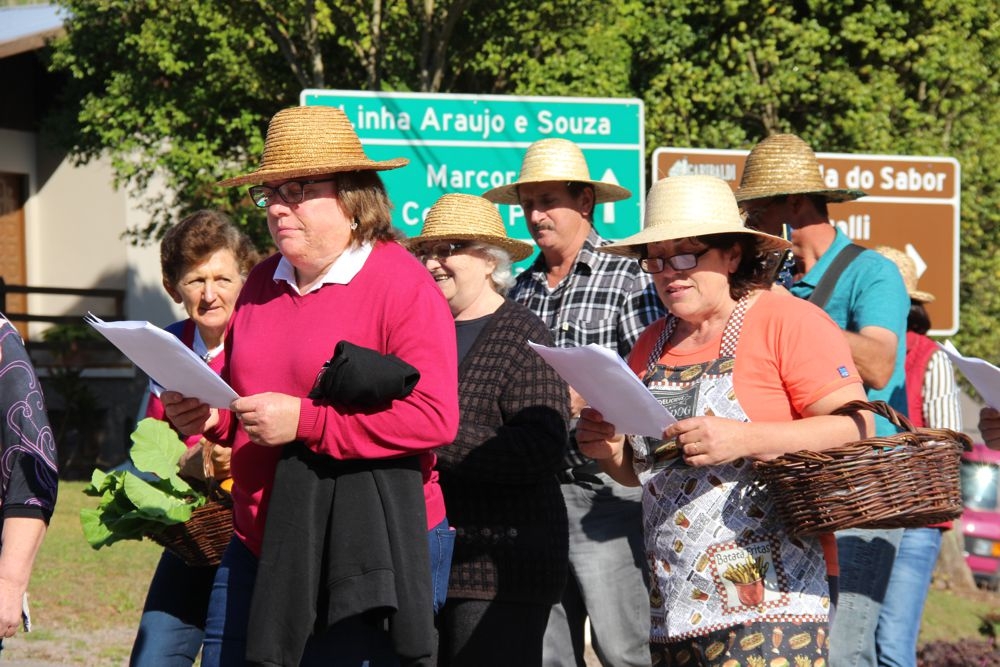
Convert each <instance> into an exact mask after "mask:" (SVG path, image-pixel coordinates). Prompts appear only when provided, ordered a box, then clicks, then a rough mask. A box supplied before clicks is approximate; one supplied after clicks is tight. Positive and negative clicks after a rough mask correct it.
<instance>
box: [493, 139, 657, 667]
mask: <svg viewBox="0 0 1000 667" xmlns="http://www.w3.org/2000/svg"><path fill="white" fill-rule="evenodd" d="M483 196H484V197H485V198H486V199H489V200H491V201H494V202H496V203H501V204H520V205H521V208H522V209H523V211H524V218H525V221H526V222H527V224H528V230H529V232H530V233H531V237H532V238H533V239H534V240H535V243H536V244H537V245H538V248H539V250H540V251H541V252H540V253H539V255H538V257H537V258H536V259H535V261H534V263H533V264H532V265H531V267H530V268H529V269H528V270H527V271H525V272H523V273H522V274H521V275H519V276H518V277H517V283H516V284H515V286H514V287H513V289H511V291H510V293H509V296H510V298H512V299H513V300H515V301H517V302H519V303H521V304H524V305H525V306H527V307H528V308H530V309H531V310H532V311H534V312H535V314H537V315H538V316H539V317H540V318H541V319H542V321H544V322H545V323H546V324H547V325H548V326H549V328H550V329H551V330H552V334H553V337H554V338H555V344H556V345H557V346H559V347H576V346H580V345H587V344H588V343H596V344H598V345H603V346H604V347H607V348H609V349H611V350H614V351H615V352H617V353H618V354H619V355H621V356H622V357H625V356H627V355H628V353H629V351H630V350H631V349H632V345H633V343H635V340H636V338H638V336H639V334H640V333H641V332H642V330H643V329H645V328H646V326H648V325H649V324H651V323H652V322H653V321H655V320H656V319H658V318H660V317H662V316H663V314H664V309H663V305H662V304H661V302H660V300H659V298H658V297H657V295H656V291H655V289H654V287H653V285H652V282H651V281H650V279H649V276H647V275H645V274H644V273H642V272H641V271H640V270H639V265H638V263H637V262H636V261H635V260H631V259H627V258H624V257H619V256H616V255H609V254H605V253H599V252H596V250H595V249H596V248H597V247H598V246H601V245H604V244H605V243H607V241H605V240H604V239H602V238H601V237H600V236H599V235H598V234H597V232H596V231H595V230H594V227H593V224H592V223H593V214H594V208H595V207H596V206H597V205H598V204H602V203H605V202H612V201H618V200H621V199H627V198H628V197H631V196H632V195H631V193H630V192H629V191H628V190H626V189H625V188H621V187H619V186H617V185H612V184H610V183H604V182H601V181H594V180H592V179H591V178H590V172H589V169H588V168H587V163H586V160H585V159H584V157H583V153H582V152H581V151H580V149H579V147H578V146H576V144H574V143H572V142H571V141H567V140H565V139H543V140H541V141H537V142H535V143H533V144H532V145H531V146H529V147H528V150H527V152H526V153H525V156H524V160H523V162H522V164H521V173H520V175H519V177H518V180H517V181H516V182H514V183H511V184H509V185H505V186H501V187H499V188H494V189H493V190H490V191H489V192H486V193H484V194H483ZM570 398H571V405H570V407H571V410H572V415H573V417H574V424H575V418H576V417H577V416H578V415H579V414H580V410H581V409H582V408H583V407H584V406H585V402H584V401H583V399H582V398H581V397H580V395H579V394H577V393H576V392H575V391H574V390H573V389H572V387H571V388H570ZM560 481H562V482H563V484H562V490H563V498H564V499H565V501H566V509H567V512H568V515H569V560H570V577H569V581H568V582H567V586H566V591H565V593H564V595H563V601H562V604H557V605H555V606H554V607H553V608H552V612H551V614H550V616H549V624H548V628H547V629H546V633H545V648H544V662H543V664H544V665H546V667H561V666H563V665H565V666H567V667H575V666H576V665H582V664H583V649H584V641H583V625H584V621H585V619H586V618H587V616H589V617H590V623H591V632H592V636H593V644H594V649H595V651H596V652H597V655H598V657H599V658H600V660H601V662H602V664H604V665H615V666H618V665H623V666H626V665H627V666H632V665H636V666H638V665H643V666H645V667H648V665H649V664H650V656H649V648H648V646H649V613H648V612H649V604H648V592H647V590H646V586H645V584H644V582H643V574H644V571H645V566H646V564H645V557H644V555H643V549H642V516H641V515H642V506H641V497H642V494H641V490H640V489H639V488H638V487H636V488H628V487H624V486H621V485H619V484H618V483H617V482H614V481H613V480H612V479H611V478H610V477H608V476H607V475H605V474H604V473H603V472H601V471H600V467H599V466H598V465H597V463H596V462H594V461H591V460H590V459H587V458H586V457H584V456H583V455H582V454H580V452H579V451H578V450H577V448H576V442H575V438H572V437H571V439H570V446H569V447H568V449H567V454H566V461H565V470H564V471H563V472H562V473H561V475H560Z"/></svg>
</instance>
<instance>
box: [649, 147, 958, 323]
mask: <svg viewBox="0 0 1000 667" xmlns="http://www.w3.org/2000/svg"><path fill="white" fill-rule="evenodd" d="M747 153H748V151H736V150H716V149H701V148H657V149H656V150H655V151H654V152H653V174H654V178H657V179H659V178H666V177H667V176H675V175H678V174H709V175H712V176H718V177H719V178H722V179H723V180H725V181H727V182H728V183H729V185H730V186H731V187H732V188H733V190H735V189H736V188H737V187H738V186H739V183H740V178H741V177H742V175H743V163H744V161H745V160H746V156H747ZM816 157H817V158H819V163H820V170H821V171H822V174H823V180H824V181H825V182H826V184H827V186H828V187H830V188H850V189H855V190H864V191H865V192H866V193H867V196H866V197H862V198H861V199H858V200H856V201H852V202H844V203H841V204H831V205H830V209H829V212H830V221H831V222H833V224H835V225H837V226H838V227H839V228H840V229H842V230H843V231H844V233H845V234H847V235H848V236H849V237H850V238H851V239H852V240H853V241H854V242H856V243H858V244H859V245H863V246H865V247H868V248H873V247H875V246H878V245H887V246H892V247H894V248H898V249H900V250H903V251H905V252H906V253H907V254H908V255H909V256H910V257H912V258H913V260H914V262H915V263H916V265H917V271H918V274H919V275H920V283H919V288H920V289H921V290H924V291H926V292H931V293H932V294H934V295H935V296H936V297H937V299H936V300H935V301H934V303H931V304H928V306H927V310H928V313H929V314H930V316H931V322H933V324H934V328H933V329H932V330H931V332H930V333H931V334H932V335H936V336H948V335H951V334H954V333H955V332H956V331H958V306H959V303H958V262H959V211H960V206H959V203H960V202H959V194H960V176H961V170H960V168H959V164H958V161H957V160H955V159H954V158H949V157H916V156H908V155H854V154H849V153H817V154H816Z"/></svg>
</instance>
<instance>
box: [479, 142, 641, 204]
mask: <svg viewBox="0 0 1000 667" xmlns="http://www.w3.org/2000/svg"><path fill="white" fill-rule="evenodd" d="M560 181H561V182H564V183H570V182H575V183H587V184H589V185H591V186H593V188H594V199H595V202H594V203H596V204H604V203H606V202H612V201H620V200H622V199H628V198H629V197H631V196H632V193H631V192H630V191H628V190H626V189H625V188H623V187H621V186H619V185H615V184H614V183H605V182H604V181H595V180H594V179H592V178H591V177H590V169H588V168H587V160H586V159H585V158H584V157H583V151H581V150H580V147H579V146H577V145H576V144H574V143H573V142H572V141H570V140H568V139H541V140H539V141H536V142H535V143H533V144H531V145H530V146H528V150H527V151H525V153H524V158H523V159H522V160H521V173H520V175H519V176H518V177H517V180H516V181H514V182H513V183H508V184H507V185H501V186H500V187H498V188H493V189H492V190H487V191H486V192H484V193H483V197H485V198H486V199H489V200H490V201H492V202H496V203H497V204H519V203H520V200H519V199H518V197H517V186H519V185H522V184H524V183H552V182H560Z"/></svg>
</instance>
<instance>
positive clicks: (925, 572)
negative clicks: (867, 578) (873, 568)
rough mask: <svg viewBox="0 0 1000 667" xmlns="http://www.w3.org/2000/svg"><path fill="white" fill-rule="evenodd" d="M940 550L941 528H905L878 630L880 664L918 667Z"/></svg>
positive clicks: (876, 643) (877, 642)
mask: <svg viewBox="0 0 1000 667" xmlns="http://www.w3.org/2000/svg"><path fill="white" fill-rule="evenodd" d="M940 550H941V529H939V528H907V529H906V530H904V531H903V539H902V540H901V541H900V543H899V550H898V551H897V552H896V562H895V563H894V564H893V566H892V577H891V578H890V579H889V588H888V589H887V590H886V594H885V602H883V603H882V612H881V613H880V614H879V617H878V630H877V631H876V633H875V645H876V650H877V652H878V664H879V665H880V666H882V667H916V665H917V636H918V635H919V634H920V620H921V618H922V616H923V612H924V602H925V601H926V600H927V589H928V588H930V585H931V575H932V574H933V573H934V565H935V564H936V563H937V557H938V552H939V551H940Z"/></svg>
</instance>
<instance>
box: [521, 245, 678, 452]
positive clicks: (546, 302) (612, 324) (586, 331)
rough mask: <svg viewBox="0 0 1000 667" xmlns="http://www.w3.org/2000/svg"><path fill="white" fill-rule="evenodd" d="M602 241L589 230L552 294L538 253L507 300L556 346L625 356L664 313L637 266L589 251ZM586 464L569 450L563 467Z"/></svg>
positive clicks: (653, 289) (615, 257)
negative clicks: (539, 324)
mask: <svg viewBox="0 0 1000 667" xmlns="http://www.w3.org/2000/svg"><path fill="white" fill-rule="evenodd" d="M606 243H608V242H607V241H606V240H604V239H603V238H601V237H600V236H599V235H598V234H597V232H596V231H595V230H593V229H591V230H590V234H589V235H588V236H587V240H586V241H584V243H583V247H582V248H580V252H579V253H578V254H577V256H576V264H575V265H574V267H573V270H572V271H571V272H570V274H569V275H568V276H566V277H565V278H563V280H562V281H561V282H560V283H559V284H558V285H557V286H556V287H555V289H552V290H550V289H549V287H548V280H547V278H546V275H545V268H546V265H545V257H544V256H543V255H541V254H539V255H538V257H537V258H536V259H535V261H534V262H533V263H532V265H531V266H530V267H529V268H528V269H527V270H526V271H524V272H523V273H521V274H520V275H519V276H518V277H517V282H516V283H515V285H514V287H513V288H512V289H511V290H510V294H509V296H510V298H511V299H513V300H514V301H517V302H518V303H521V304H524V305H525V306H527V307H528V308H529V309H531V311H532V312H534V313H535V314H536V315H538V317H540V318H541V319H542V321H543V322H545V325H546V326H547V327H548V328H549V329H550V330H551V331H552V337H553V339H554V340H555V345H556V347H576V346H580V345H587V344H588V343H597V344H598V345H603V346H604V347H606V348H608V349H611V350H614V351H616V352H617V353H618V354H619V355H621V356H622V358H625V357H627V356H628V353H629V351H630V350H631V349H632V345H634V344H635V341H636V339H637V338H638V337H639V334H640V333H642V331H643V329H645V328H646V327H647V326H649V325H650V324H652V323H653V322H655V321H656V320H658V319H659V318H661V317H663V316H664V315H665V314H666V311H665V310H664V308H663V304H662V303H661V302H660V299H659V297H658V296H657V295H656V289H655V287H654V286H653V283H652V280H651V279H650V277H649V276H647V275H646V274H645V273H643V272H642V271H640V270H639V263H638V262H636V261H635V260H633V259H629V258H626V257H620V256H618V255H610V254H608V253H603V252H596V251H595V248H597V247H598V246H602V245H605V244H606ZM586 460H587V459H585V458H583V457H582V455H580V454H579V453H578V452H576V451H575V448H574V451H572V452H570V454H569V456H568V459H567V463H568V464H569V467H575V466H578V465H581V464H583V463H585V462H586Z"/></svg>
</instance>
